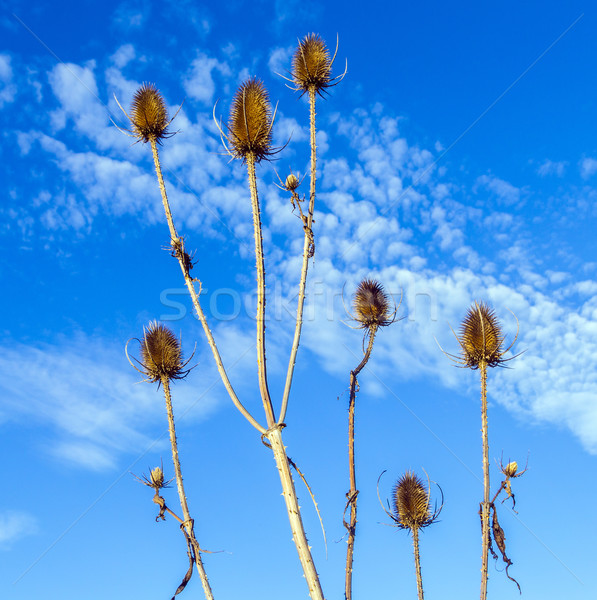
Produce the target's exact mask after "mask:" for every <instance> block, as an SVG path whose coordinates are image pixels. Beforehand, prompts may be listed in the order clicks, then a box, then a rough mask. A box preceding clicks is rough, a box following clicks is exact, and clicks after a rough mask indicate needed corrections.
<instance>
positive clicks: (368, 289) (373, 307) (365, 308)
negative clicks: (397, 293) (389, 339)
mask: <svg viewBox="0 0 597 600" xmlns="http://www.w3.org/2000/svg"><path fill="white" fill-rule="evenodd" d="M353 308H354V311H355V318H356V320H357V321H358V322H359V323H360V324H361V327H362V328H363V329H370V328H371V327H373V326H376V327H384V326H386V325H389V324H390V323H391V322H392V321H391V318H390V298H389V296H388V295H387V294H386V292H385V290H384V288H383V286H382V285H381V283H379V282H377V281H375V280H374V279H364V280H363V281H361V283H359V285H358V287H357V291H356V293H355V296H354V300H353Z"/></svg>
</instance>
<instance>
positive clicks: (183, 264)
mask: <svg viewBox="0 0 597 600" xmlns="http://www.w3.org/2000/svg"><path fill="white" fill-rule="evenodd" d="M150 141H151V150H152V153H153V162H154V165H155V172H156V175H157V178H158V184H159V186H160V192H161V194H162V203H163V205H164V212H165V213H166V219H167V221H168V228H169V229H170V244H171V246H172V248H173V253H174V254H175V256H176V258H177V259H178V262H179V264H180V268H181V270H182V274H183V276H184V280H185V283H186V286H187V289H188V290H189V294H190V295H191V300H192V302H193V306H194V307H195V311H196V312H197V316H198V317H199V321H200V322H201V325H202V326H203V331H204V333H205V337H206V338H207V342H208V344H209V347H210V348H211V351H212V354H213V357H214V359H215V361H216V366H217V367H218V372H219V374H220V377H221V378H222V381H223V382H224V386H225V387H226V390H227V391H228V394H229V396H230V398H231V400H232V402H234V405H235V406H236V408H237V409H238V410H239V411H240V412H241V413H242V415H243V416H244V417H245V418H246V419H247V421H249V423H251V425H253V427H255V429H257V430H258V431H259V432H260V433H265V432H266V428H265V427H263V426H262V425H260V424H259V423H258V422H257V421H256V420H255V419H254V418H253V416H252V415H251V414H250V413H249V411H248V410H247V409H246V408H245V407H244V406H243V404H242V403H241V401H240V400H239V399H238V396H237V395H236V392H235V391H234V388H233V387H232V384H231V383H230V380H229V379H228V374H227V373H226V369H225V368H224V364H223V363H222V358H221V357H220V352H219V351H218V347H217V346H216V342H215V340H214V337H213V334H212V332H211V329H210V328H209V325H208V324H207V319H206V318H205V314H204V312H203V309H202V308H201V304H200V302H199V294H198V293H197V290H196V289H195V280H194V279H193V278H192V277H191V275H190V274H189V266H188V260H187V258H185V252H184V247H183V240H182V238H180V237H179V236H178V234H177V232H176V228H175V227H174V221H173V219H172V213H171V212H170V203H169V202H168V196H167V194H166V186H165V184H164V178H163V176H162V169H161V166H160V158H159V154H158V146H157V142H156V141H155V139H152V140H150Z"/></svg>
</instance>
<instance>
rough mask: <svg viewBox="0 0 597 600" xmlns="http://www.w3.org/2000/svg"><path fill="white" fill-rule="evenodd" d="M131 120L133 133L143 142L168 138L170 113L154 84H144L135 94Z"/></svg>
mask: <svg viewBox="0 0 597 600" xmlns="http://www.w3.org/2000/svg"><path fill="white" fill-rule="evenodd" d="M130 119H131V121H132V124H133V133H134V135H135V136H137V137H138V138H139V139H140V140H141V141H143V142H149V141H150V140H156V141H160V140H161V139H163V138H164V137H167V136H168V131H167V127H168V125H169V121H168V111H167V110H166V103H165V102H164V98H163V97H162V95H161V94H160V92H159V91H158V89H157V88H156V87H155V85H153V84H152V83H144V84H143V85H142V86H141V87H140V88H139V89H138V90H137V92H136V93H135V96H134V97H133V103H132V105H131V116H130Z"/></svg>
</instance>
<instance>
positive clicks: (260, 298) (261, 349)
mask: <svg viewBox="0 0 597 600" xmlns="http://www.w3.org/2000/svg"><path fill="white" fill-rule="evenodd" d="M246 161H247V173H248V176H249V188H250V190H251V206H252V207H253V229H254V233H255V262H256V264H257V370H258V375H259V391H260V393H261V400H262V401H263V408H264V410H265V416H266V418H267V426H268V428H269V427H272V425H274V423H275V422H276V419H275V418H274V409H273V406H272V401H271V398H270V393H269V388H268V385H267V368H266V357H265V266H264V263H263V237H262V234H261V212H260V210H259V196H258V195H257V178H256V176H255V154H253V153H252V152H249V153H248V154H247V156H246Z"/></svg>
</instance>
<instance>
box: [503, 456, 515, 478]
mask: <svg viewBox="0 0 597 600" xmlns="http://www.w3.org/2000/svg"><path fill="white" fill-rule="evenodd" d="M517 471H518V463H517V462H516V461H515V460H513V461H512V462H511V463H508V464H507V465H506V466H505V467H504V471H503V472H504V475H505V476H506V477H514V476H515V475H516V472H517Z"/></svg>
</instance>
